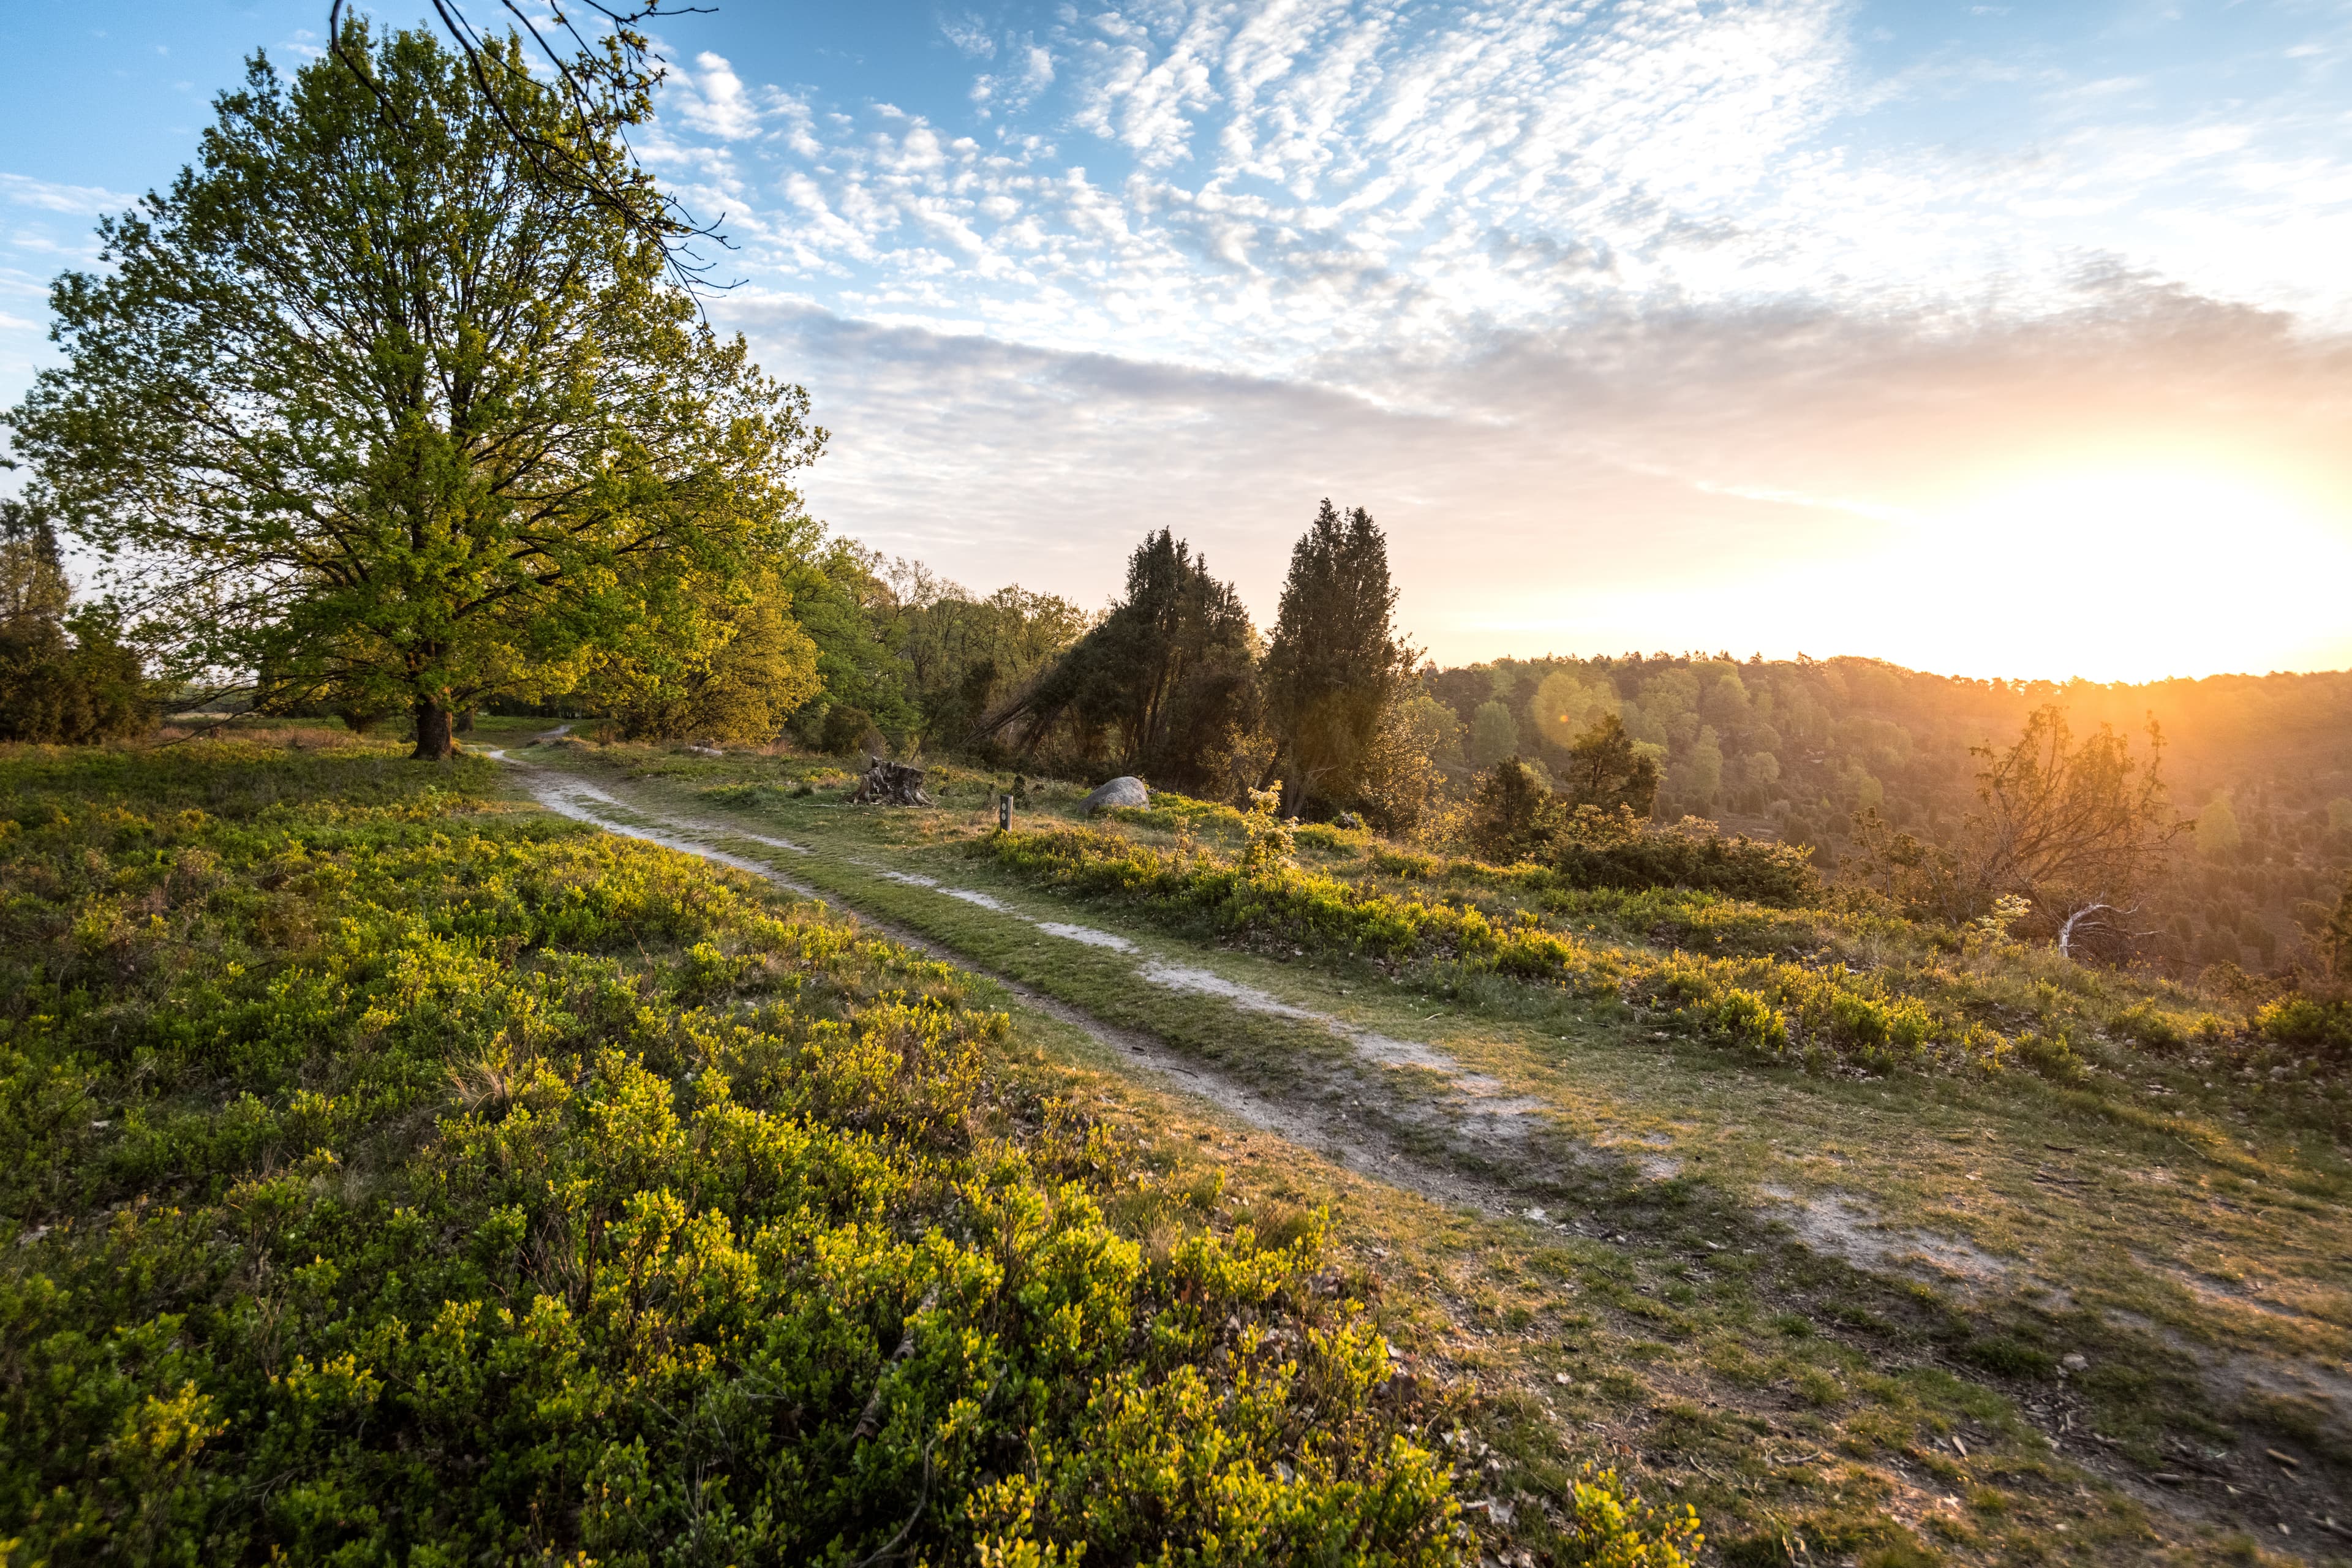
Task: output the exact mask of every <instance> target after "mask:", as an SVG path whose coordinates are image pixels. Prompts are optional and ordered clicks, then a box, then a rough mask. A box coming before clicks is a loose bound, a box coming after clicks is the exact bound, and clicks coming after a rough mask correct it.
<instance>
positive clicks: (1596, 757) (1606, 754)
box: [1560, 713, 1722, 816]
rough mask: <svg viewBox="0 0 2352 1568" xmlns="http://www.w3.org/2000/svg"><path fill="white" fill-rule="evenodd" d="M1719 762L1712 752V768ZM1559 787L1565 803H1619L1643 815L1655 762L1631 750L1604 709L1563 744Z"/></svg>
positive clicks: (1652, 795)
mask: <svg viewBox="0 0 2352 1568" xmlns="http://www.w3.org/2000/svg"><path fill="white" fill-rule="evenodd" d="M1721 763H1722V759H1721V756H1720V754H1719V753H1718V754H1717V767H1718V768H1720V766H1721ZM1560 787H1561V788H1562V789H1563V790H1564V791H1565V792H1566V793H1567V795H1568V798H1569V802H1570V805H1597V806H1599V807H1600V808H1601V810H1603V811H1615V810H1616V809H1617V808H1618V807H1620V806H1623V807H1625V808H1626V809H1627V810H1629V811H1631V812H1633V815H1634V816H1649V815H1650V808H1651V807H1652V806H1654V805H1656V804H1657V799H1658V764H1657V761H1656V759H1654V757H1652V756H1651V755H1650V754H1649V753H1648V752H1643V751H1639V750H1637V749H1635V747H1634V744H1633V736H1631V735H1629V734H1627V733H1626V732H1625V721H1623V720H1622V719H1620V718H1618V717H1617V715H1616V714H1614V713H1604V714H1602V715H1601V717H1600V718H1599V719H1598V720H1596V721H1594V722H1593V725H1592V727H1591V729H1589V730H1587V731H1584V733H1583V734H1581V735H1579V736H1578V737H1577V738H1576V741H1575V743H1574V744H1572V745H1570V747H1569V748H1568V768H1567V771H1566V772H1565V773H1562V774H1561V777H1560Z"/></svg>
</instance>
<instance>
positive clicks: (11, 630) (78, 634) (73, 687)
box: [0, 500, 153, 745]
mask: <svg viewBox="0 0 2352 1568" xmlns="http://www.w3.org/2000/svg"><path fill="white" fill-rule="evenodd" d="M144 677H145V671H144V669H143V668H142V664H141V661H140V658H139V656H138V654H136V653H135V652H133V651H132V650H131V649H130V648H127V647H123V646H122V643H121V637H120V636H119V632H118V628H117V626H116V625H115V622H114V620H113V618H112V616H110V615H108V614H107V613H106V611H105V610H104V609H103V608H102V607H100V606H88V607H85V608H84V609H82V610H81V611H80V612H79V614H77V613H76V612H75V611H74V608H73V605H72V592H71V588H70V586H69V585H68V583H67V581H66V574H65V564H64V562H63V561H62V560H61V559H60V558H59V555H58V541H57V535H56V533H55V532H54V531H52V529H51V527H50V524H49V520H48V518H47V515H46V514H45V512H44V511H43V510H42V509H41V507H40V505H39V503H38V501H37V500H34V501H27V500H7V501H0V741H44V742H60V743H64V744H68V745H86V744H89V742H94V741H105V740H111V739H114V738H116V737H119V736H123V735H135V734H138V733H141V732H142V731H145V730H146V729H147V728H148V727H149V726H150V725H151V724H152V722H153V705H152V703H151V702H149V700H148V699H147V691H146V682H145V679H144Z"/></svg>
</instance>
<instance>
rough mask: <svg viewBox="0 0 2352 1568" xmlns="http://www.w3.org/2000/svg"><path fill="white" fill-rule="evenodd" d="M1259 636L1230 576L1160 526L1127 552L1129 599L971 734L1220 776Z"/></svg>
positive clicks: (1180, 774)
mask: <svg viewBox="0 0 2352 1568" xmlns="http://www.w3.org/2000/svg"><path fill="white" fill-rule="evenodd" d="M1256 642H1257V634H1256V632H1255V630H1254V629H1253V628H1252V627H1251V626H1250V623H1249V613H1248V611H1247V610H1246V609H1244V607H1243V605H1242V602H1241V599H1240V597H1239V595H1236V594H1234V590H1233V585H1232V584H1228V583H1222V582H1219V581H1218V580H1217V579H1216V578H1215V577H1213V576H1212V575H1211V574H1210V573H1209V563H1208V560H1207V558H1206V557H1205V556H1201V555H1196V554H1194V553H1193V552H1192V547H1191V546H1190V545H1189V544H1187V543H1186V542H1184V541H1182V540H1181V539H1178V538H1177V537H1176V536H1175V535H1174V534H1173V533H1172V532H1171V531H1169V530H1167V529H1164V528H1163V529H1161V530H1160V531H1159V532H1157V533H1154V534H1151V535H1150V536H1149V537H1147V538H1146V539H1145V540H1144V542H1142V543H1141V544H1139V545H1138V546H1137V547H1136V549H1135V552H1134V554H1132V555H1131V556H1129V558H1128V563H1127V596H1126V597H1125V598H1124V599H1122V600H1121V601H1120V602H1119V603H1118V604H1117V605H1113V606H1112V608H1111V611H1110V613H1109V614H1108V616H1104V617H1103V620H1102V623H1101V624H1100V625H1098V626H1096V627H1095V628H1094V629H1093V630H1092V631H1089V632H1088V633H1087V635H1086V636H1085V637H1081V638H1079V639H1078V641H1077V643H1076V646H1075V647H1072V648H1071V649H1070V651H1069V652H1068V653H1067V654H1066V655H1065V656H1064V657H1063V658H1061V659H1060V660H1059V661H1058V662H1056V663H1055V665H1054V667H1053V668H1050V669H1048V670H1047V671H1045V674H1044V675H1043V676H1041V677H1040V678H1039V679H1037V681H1036V683H1035V684H1034V686H1032V687H1031V688H1030V689H1028V690H1027V691H1026V692H1024V693H1022V694H1021V695H1020V696H1018V697H1017V698H1015V699H1014V700H1013V701H1012V702H1010V703H1009V704H1007V705H1006V706H1005V707H1004V708H1003V709H1002V710H1000V711H998V712H996V713H994V714H992V715H991V716H990V717H989V718H988V719H986V720H985V721H982V723H981V725H980V726H979V727H978V728H977V729H976V730H975V731H973V732H972V734H971V736H970V737H969V740H970V741H972V742H980V741H985V740H987V739H990V738H991V737H993V736H996V735H999V734H1003V733H1006V732H1013V733H1015V734H1017V735H1019V736H1020V737H1021V741H1022V743H1023V745H1024V748H1025V749H1026V750H1028V751H1030V752H1043V751H1045V750H1047V749H1049V748H1050V747H1052V746H1053V745H1054V744H1055V743H1056V742H1059V743H1061V744H1063V745H1065V746H1066V747H1067V748H1068V749H1069V750H1071V751H1073V752H1076V755H1075V756H1074V757H1073V758H1071V759H1070V760H1071V761H1073V762H1076V763H1091V762H1093V761H1095V760H1097V759H1099V758H1101V757H1103V755H1104V754H1105V752H1108V755H1109V757H1110V758H1111V760H1114V761H1115V762H1117V763H1118V764H1119V765H1121V766H1124V767H1127V768H1129V769H1131V770H1134V771H1139V772H1141V773H1145V774H1146V775H1147V776H1150V777H1151V778H1153V779H1155V780H1157V781H1160V782H1164V783H1167V784H1179V785H1182V784H1202V783H1204V782H1210V781H1216V782H1223V781H1221V780H1218V774H1219V773H1220V772H1221V771H1222V769H1223V763H1224V762H1225V760H1226V758H1225V755H1224V753H1226V752H1231V751H1232V750H1233V749H1234V748H1235V747H1236V746H1245V745H1246V741H1247V737H1248V735H1249V734H1250V732H1251V731H1254V730H1255V725H1256V718H1257V714H1256V686H1255V673H1254V668H1253V663H1254V660H1255V655H1256ZM1105 742H1108V744H1107V745H1106V743H1105Z"/></svg>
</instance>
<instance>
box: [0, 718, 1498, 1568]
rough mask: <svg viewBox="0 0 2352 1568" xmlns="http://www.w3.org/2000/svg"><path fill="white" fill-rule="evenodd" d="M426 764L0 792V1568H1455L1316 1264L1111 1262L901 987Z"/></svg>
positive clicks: (789, 914) (1081, 1159)
mask: <svg viewBox="0 0 2352 1568" xmlns="http://www.w3.org/2000/svg"><path fill="white" fill-rule="evenodd" d="M481 766H482V764H478V763H463V762H461V763H459V764H458V765H457V770H456V771H455V773H454V774H449V773H442V772H440V771H437V770H423V769H415V770H412V769H410V768H408V767H407V766H405V765H404V764H402V763H395V762H390V761H389V760H388V759H387V756H386V755H385V754H384V753H383V752H380V751H374V750H371V749H364V748H351V749H348V750H346V751H344V752H325V753H301V752H286V751H283V750H275V749H264V748H260V747H244V746H234V745H228V744H215V745H209V746H203V747H197V748H194V749H191V750H185V751H182V752H175V753H173V754H171V755H170V756H168V757H159V756H154V755H152V754H151V755H147V756H134V755H125V754H121V753H84V754H82V755H80V756H64V755H58V754H53V753H38V752H16V753H13V754H0V799H5V800H6V801H7V802H8V805H7V808H6V809H7V810H8V812H9V814H10V815H9V816H8V818H7V819H6V820H5V823H0V1129H5V1145H0V1146H5V1150H6V1155H5V1167H0V1210H5V1221H6V1229H5V1234H7V1235H9V1236H11V1237H15V1238H16V1242H17V1245H13V1246H11V1247H7V1248H6V1249H5V1256H0V1325H5V1327H0V1540H6V1541H9V1542H11V1543H12V1546H13V1548H14V1550H15V1551H16V1552H22V1553H24V1554H25V1555H26V1558H27V1559H28V1560H31V1561H48V1562H54V1563H68V1562H84V1561H100V1560H110V1559H116V1558H121V1559H130V1560H136V1561H142V1562H143V1561H170V1562H188V1563H193V1562H204V1563H242V1562H253V1563H260V1562H266V1561H281V1560H283V1561H296V1562H330V1561H332V1562H352V1563H360V1562H369V1563H373V1562H390V1561H397V1562H404V1563H415V1564H425V1563H458V1562H475V1561H485V1560H488V1561H523V1560H528V1561H534V1562H544V1561H554V1560H557V1559H559V1558H560V1559H562V1560H565V1561H572V1560H575V1559H577V1560H580V1561H586V1560H588V1559H591V1558H593V1559H594V1560H596V1561H600V1562H604V1563H653V1562H656V1561H662V1562H668V1561H682V1560H689V1559H691V1560H709V1561H719V1562H736V1563H837V1564H846V1563H853V1562H857V1561H875V1560H877V1559H878V1558H880V1557H882V1556H887V1555H898V1556H900V1557H906V1558H911V1559H928V1560H930V1561H935V1562H936V1561H948V1560H960V1561H971V1560H975V1559H977V1560H979V1561H982V1562H1001V1563H1047V1562H1071V1561H1075V1560H1076V1558H1077V1556H1078V1554H1079V1553H1080V1552H1084V1553H1085V1554H1086V1556H1087V1560H1088V1561H1105V1562H1119V1561H1133V1560H1136V1559H1138V1558H1140V1557H1144V1556H1150V1555H1155V1554H1159V1553H1161V1552H1168V1553H1171V1554H1173V1555H1175V1556H1177V1557H1179V1558H1181V1560H1184V1561H1189V1562H1195V1563H1261V1562H1309V1561H1311V1562H1326V1561H1349V1562H1358V1563H1415V1564H1437V1563H1454V1562H1458V1561H1459V1560H1460V1559H1461V1556H1462V1554H1463V1552H1464V1550H1465V1544H1464V1541H1465V1538H1464V1537H1463V1535H1462V1534H1461V1532H1460V1529H1459V1526H1458V1525H1457V1524H1456V1522H1455V1518H1454V1514H1455V1505H1454V1501H1453V1500H1452V1497H1451V1493H1450V1489H1449V1482H1448V1477H1447V1472H1446V1471H1445V1470H1444V1468H1443V1467H1442V1466H1441V1465H1440V1464H1439V1463H1438V1462H1437V1460H1436V1459H1435V1458H1433V1456H1432V1455H1431V1453H1430V1452H1429V1451H1427V1450H1426V1449H1424V1448H1423V1447H1421V1446H1420V1445H1419V1444H1418V1443H1416V1442H1415V1441H1414V1440H1413V1438H1412V1435H1411V1433H1410V1432H1409V1431H1408V1430H1407V1429H1405V1428H1403V1427H1402V1426H1401V1425H1400V1424H1399V1420H1398V1417H1397V1416H1396V1415H1393V1414H1391V1413H1389V1405H1388V1403H1387V1402H1383V1401H1380V1400H1377V1399H1376V1398H1375V1396H1374V1395H1375V1390H1376V1387H1377V1386H1378V1385H1379V1384H1380V1383H1381V1380H1382V1379H1383V1378H1384V1377H1385V1376H1386V1356H1385V1350H1384V1346H1383V1345H1382V1342H1381V1339H1380V1336H1379V1335H1378V1334H1377V1332H1375V1331H1374V1330H1373V1328H1372V1326H1371V1324H1370V1321H1368V1319H1367V1318H1366V1316H1365V1315H1364V1312H1363V1310H1361V1309H1360V1307H1359V1306H1358V1305H1357V1304H1355V1303H1354V1302H1352V1301H1350V1300H1346V1299H1344V1298H1339V1297H1335V1296H1334V1294H1333V1293H1332V1292H1331V1291H1330V1290H1329V1289H1327V1288H1326V1281H1327V1279H1328V1278H1329V1276H1328V1275H1326V1274H1325V1273H1324V1272H1323V1270H1324V1250H1325V1246H1326V1242H1325V1236H1324V1232H1323V1229H1322V1226H1321V1225H1320V1224H1319V1223H1318V1222H1316V1221H1314V1220H1313V1219H1312V1218H1311V1217H1310V1218H1309V1219H1308V1220H1307V1222H1306V1223H1304V1224H1302V1225H1299V1226H1294V1227H1292V1228H1291V1230H1290V1231H1289V1232H1288V1233H1286V1234H1284V1235H1282V1236H1279V1237H1264V1238H1261V1237H1259V1236H1257V1235H1256V1234H1255V1233H1254V1232H1253V1231H1252V1230H1251V1229H1250V1228H1249V1227H1248V1226H1246V1225H1241V1224H1236V1223H1234V1221H1233V1219H1232V1217H1231V1216H1227V1217H1225V1218H1223V1219H1218V1218H1215V1217H1213V1214H1212V1216H1211V1217H1209V1218H1207V1219H1204V1220H1203V1221H1202V1222H1201V1223H1196V1224H1193V1225H1191V1226H1186V1227H1183V1228H1182V1229H1181V1230H1180V1231H1179V1232H1177V1233H1176V1234H1174V1235H1173V1236H1161V1237H1158V1238H1157V1239H1156V1240H1155V1245H1154V1246H1153V1247H1151V1248H1150V1250H1149V1251H1147V1250H1146V1249H1145V1248H1144V1247H1140V1246H1139V1245H1138V1244H1137V1243H1136V1242H1135V1241H1133V1240H1131V1239H1129V1237H1126V1236H1125V1235H1123V1234H1121V1232H1120V1231H1119V1230H1118V1228H1116V1227H1115V1226H1113V1225H1111V1224H1110V1223H1109V1222H1108V1220H1107V1218H1106V1212H1107V1207H1106V1205H1111V1204H1114V1203H1115V1202H1120V1203H1123V1202H1126V1201H1128V1199H1127V1198H1125V1197H1123V1196H1122V1194H1134V1193H1135V1192H1136V1191H1138V1190H1139V1188H1143V1187H1148V1186H1149V1185H1150V1182H1151V1180H1152V1178H1150V1177H1149V1176H1148V1175H1147V1174H1145V1173H1143V1172H1142V1171H1141V1169H1140V1168H1139V1166H1138V1165H1137V1164H1136V1163H1134V1162H1133V1161H1131V1160H1129V1158H1128V1157H1127V1156H1126V1155H1125V1154H1124V1153H1123V1152H1122V1151H1120V1150H1119V1149H1118V1146H1117V1144H1116V1142H1115V1141H1113V1140H1111V1139H1110V1138H1109V1137H1108V1134H1107V1133H1106V1132H1105V1131H1104V1130H1103V1129H1102V1128H1100V1127H1098V1126H1092V1125H1089V1124H1088V1123H1087V1122H1086V1121H1083V1120H1082V1119H1080V1118H1077V1117H1076V1116H1074V1115H1072V1114H1070V1113H1069V1112H1067V1111H1066V1110H1062V1109H1060V1108H1057V1107H1054V1106H1050V1105H1047V1106H1038V1105H1034V1104H1032V1103H1030V1102H1028V1101H1026V1100H1024V1099H1023V1098H1022V1097H1020V1096H1017V1095H1013V1094H1010V1093H1007V1092H1006V1091H1004V1090H1003V1089H1000V1088H999V1087H997V1086H996V1085H995V1084H994V1082H993V1081H992V1079H991V1078H990V1075H989V1073H988V1072H987V1070H986V1068H985V1064H984V1057H983V1047H985V1046H986V1045H987V1044H988V1042H989V1041H990V1040H992V1038H993V1037H995V1036H996V1035H997V1034H998V1033H1000V1032H1001V1031H1002V1030H1003V1028H1004V1026H1005V1025H1004V1021H1003V1016H1001V1015H993V1014H987V1013H982V1012H976V1011H973V1010H972V1009H971V1007H969V1006H968V1005H967V1004H966V1001H965V998H964V993H963V989H962V982H961V979H960V977H959V976H958V974H957V973H956V972H955V971H953V970H951V969H950V968H948V967H946V966H944V965H940V964H936V963H929V962H926V961H923V960H921V959H919V957H917V956H915V955H912V954H910V953H908V952H906V951H904V950H902V949H899V948H898V947H895V946H894V945H892V944H890V943H887V942H878V941H875V940H872V939H870V938H868V937H866V936H865V935H863V934H861V933H860V932H858V931H856V930H855V929H854V928H852V927H850V926H848V925H846V924H845V923H843V922H840V921H837V920H835V919H834V918H832V917H830V916H828V915H826V914H824V912H823V911H822V910H818V909H816V908H814V907H813V906H803V907H798V908H792V909H781V908H779V907H778V906H776V905H774V904H773V903H772V902H771V901H770V900H768V899H767V898H766V897H765V896H764V895H763V894H761V892H760V891H759V890H757V889H753V888H752V887H751V886H750V885H749V884H747V883H744V882H741V881H740V880H730V879H729V878H727V877H726V876H724V875H721V874H719V873H715V872H714V871H712V870H711V869H709V868H707V867H705V866H704V865H702V864H701V863H699V862H697V861H693V860H690V859H688V858H686V857H683V856H678V855H673V854H671V853H669V852H667V851H663V850H659V849H656V848H653V847H647V846H645V845H641V844H636V843H633V842H631V841H628V840H624V839H618V838H613V837H604V836H600V835H593V834H589V833H585V832H582V831H580V830H578V829H575V828H573V827H571V826H568V825H563V824H559V823H556V822H554V821H553V820H552V819H550V818H547V817H544V816H539V815H538V814H535V813H527V812H522V811H520V810H509V809H507V808H502V807H500V806H499V805H496V804H495V803H491V802H486V801H483V800H480V799H478V798H474V797H472V796H471V795H468V794H467V791H466V786H467V784H469V783H470V782H472V781H473V780H475V779H478V778H479V777H480V776H481V774H479V773H477V772H475V771H474V770H476V769H478V768H479V767H481ZM451 779H454V781H455V784H456V785H457V787H456V788H454V789H451V788H447V787H445V783H446V781H449V780H451ZM1209 1206H1210V1208H1211V1209H1212V1211H1213V1208H1214V1205H1209ZM1199 1207H1200V1205H1194V1204H1192V1202H1191V1200H1190V1198H1189V1197H1183V1198H1181V1200H1171V1202H1170V1204H1169V1205H1165V1207H1164V1208H1163V1211H1162V1212H1163V1213H1172V1212H1177V1211H1179V1210H1183V1209H1187V1208H1190V1209H1198V1208H1199Z"/></svg>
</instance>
